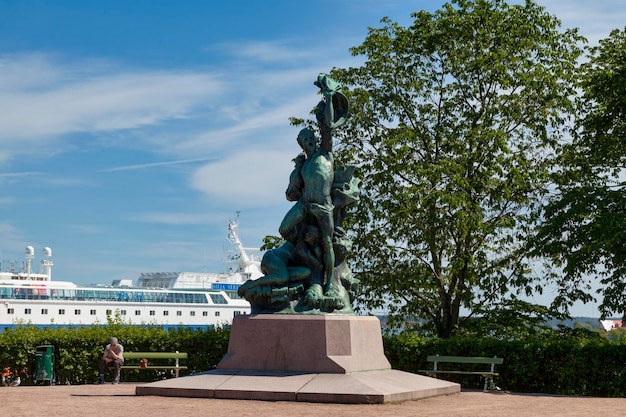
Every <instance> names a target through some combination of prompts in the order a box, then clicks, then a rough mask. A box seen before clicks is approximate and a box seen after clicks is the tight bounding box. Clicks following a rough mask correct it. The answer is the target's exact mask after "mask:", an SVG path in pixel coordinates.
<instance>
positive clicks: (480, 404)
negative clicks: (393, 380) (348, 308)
mask: <svg viewBox="0 0 626 417" xmlns="http://www.w3.org/2000/svg"><path fill="white" fill-rule="evenodd" d="M135 387H136V384H133V383H122V384H119V385H111V384H106V385H71V386H69V385H58V386H48V387H45V386H34V387H33V386H20V387H0V404H1V405H0V406H1V407H2V413H1V415H2V416H8V417H22V416H28V417H31V416H32V417H35V416H37V417H39V416H43V417H50V416H53V417H57V416H58V417H88V416H98V417H101V416H115V417H148V416H149V417H161V416H177V417H178V416H194V417H198V416H218V417H219V416H228V417H235V416H236V417H247V416H250V417H253V416H254V417H264V416H267V417H299V416H302V417H305V416H306V417H317V416H324V417H327V416H331V417H387V416H394V417H404V416H406V417H416V416H430V417H443V416H446V417H450V416H455V417H484V416H490V417H496V416H515V417H525V416H549V417H556V416H577V417H578V416H580V417H583V416H584V417H588V416H594V415H595V416H602V417H613V416H624V415H625V413H626V411H625V410H626V398H587V397H565V396H548V395H521V394H511V393H505V392H493V393H491V392H490V393H483V392H461V393H460V394H454V395H450V396H441V397H434V398H426V399H423V400H418V401H407V402H403V403H398V404H380V405H349V404H315V403H292V402H265V401H240V400H216V399H207V398H172V397H155V396H136V395H135Z"/></svg>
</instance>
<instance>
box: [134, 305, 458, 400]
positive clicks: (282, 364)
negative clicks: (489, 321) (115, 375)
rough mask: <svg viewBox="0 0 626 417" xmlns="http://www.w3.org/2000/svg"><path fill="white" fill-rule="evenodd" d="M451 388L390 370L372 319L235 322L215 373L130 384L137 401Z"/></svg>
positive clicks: (423, 392) (402, 396) (409, 396)
mask: <svg viewBox="0 0 626 417" xmlns="http://www.w3.org/2000/svg"><path fill="white" fill-rule="evenodd" d="M460 390H461V388H460V385H459V384H456V383H452V382H448V381H444V380H441V379H435V378H430V377H426V376H422V375H416V374H411V373H408V372H402V371H398V370H393V369H391V366H390V364H389V361H388V360H387V358H386V357H385V355H384V350H383V344H382V335H381V330H380V322H379V321H378V319H377V318H376V317H363V316H341V315H310V316H307V315H268V314H259V315H252V316H240V317H237V318H235V320H234V321H233V326H232V329H231V335H230V340H229V344H228V353H227V354H226V356H224V358H223V359H222V361H221V362H220V363H219V365H218V369H215V370H212V371H209V372H204V373H201V374H196V375H190V376H186V377H181V378H173V379H167V380H163V381H157V382H153V383H150V384H146V385H140V386H137V387H136V389H135V393H136V394H137V395H159V396H173V397H206V398H222V399H249V400H268V401H307V402H328V403H348V404H352V403H366V404H367V403H385V402H398V401H407V400H417V399H420V398H426V397H433V396H438V395H448V394H454V393H458V392H460Z"/></svg>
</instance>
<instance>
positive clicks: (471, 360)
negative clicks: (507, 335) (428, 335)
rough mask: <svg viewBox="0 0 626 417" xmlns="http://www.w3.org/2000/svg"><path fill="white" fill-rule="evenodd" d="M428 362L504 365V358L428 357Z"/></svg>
mask: <svg viewBox="0 0 626 417" xmlns="http://www.w3.org/2000/svg"><path fill="white" fill-rule="evenodd" d="M426 361H427V362H438V363H475V364H495V365H502V363H504V359H503V358H486V357H480V356H473V357H472V356H428V357H427V358H426Z"/></svg>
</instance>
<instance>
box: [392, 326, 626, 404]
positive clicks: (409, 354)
mask: <svg viewBox="0 0 626 417" xmlns="http://www.w3.org/2000/svg"><path fill="white" fill-rule="evenodd" d="M587 336H589V337H587ZM587 336H585V337H578V336H576V335H572V336H562V335H559V334H558V333H555V334H554V335H551V336H550V335H543V336H542V337H535V338H528V339H526V340H513V341H503V340H497V339H476V338H458V339H454V338H453V339H427V338H423V337H419V336H415V335H410V334H406V335H397V336H390V337H384V338H383V339H384V345H385V354H386V355H387V358H388V359H389V361H390V362H391V364H392V367H393V368H395V369H400V370H403V371H407V372H413V373H417V371H418V370H420V369H432V363H427V362H426V357H427V356H428V355H436V354H439V355H452V356H498V357H501V358H504V363H503V364H502V365H497V366H496V371H497V372H499V374H500V375H499V376H498V377H497V379H496V385H497V386H498V387H499V388H500V389H502V390H507V391H513V392H519V393H542V394H561V395H583V396H598V397H624V396H625V394H626V345H624V344H615V343H611V342H610V341H608V340H606V339H605V338H601V337H599V336H598V337H593V335H587ZM467 369H469V368H467ZM445 378H446V379H449V380H452V381H455V382H459V383H461V384H462V387H463V388H466V389H468V388H469V389H481V388H482V386H483V385H482V384H483V381H482V380H481V377H480V376H466V375H464V376H458V375H446V376H445Z"/></svg>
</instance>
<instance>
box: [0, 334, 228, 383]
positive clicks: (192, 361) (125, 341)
mask: <svg viewBox="0 0 626 417" xmlns="http://www.w3.org/2000/svg"><path fill="white" fill-rule="evenodd" d="M229 334H230V331H229V330H228V329H221V328H216V329H214V330H208V331H199V330H189V329H183V328H181V329H176V330H169V331H165V330H164V329H162V328H159V327H154V326H145V327H139V326H125V325H117V324H113V325H105V326H91V327H81V328H59V329H40V328H36V327H29V326H22V327H18V328H17V329H15V330H6V331H5V332H4V333H0V369H2V370H3V369H4V368H6V367H10V368H11V370H12V371H15V370H17V371H20V373H21V377H22V380H23V383H24V384H32V383H33V381H32V375H33V372H34V364H35V350H36V349H35V348H36V347H37V346H40V345H52V346H54V348H55V349H54V371H55V379H56V381H57V382H58V383H61V384H85V383H92V382H95V381H96V380H97V376H98V362H99V360H100V358H101V357H102V352H103V350H104V347H105V345H106V343H108V340H109V338H110V337H111V336H115V337H117V338H118V339H119V340H120V343H121V344H122V345H123V346H124V350H126V351H128V352H131V351H153V352H160V351H161V352H174V351H179V352H187V353H188V354H189V356H188V359H186V360H185V361H184V362H182V363H181V364H184V365H187V366H188V369H187V370H186V371H181V372H180V374H181V375H187V374H193V373H197V372H203V371H207V370H210V369H213V368H215V367H216V366H217V364H218V362H219V361H220V360H221V359H222V357H223V356H224V355H225V354H226V351H227V349H228V337H229ZM123 372H124V373H123V375H122V379H123V380H125V381H154V380H155V379H161V378H166V377H169V376H170V374H171V373H170V372H163V371H153V370H149V371H148V370H142V371H138V370H136V371H128V370H125V371H123Z"/></svg>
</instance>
